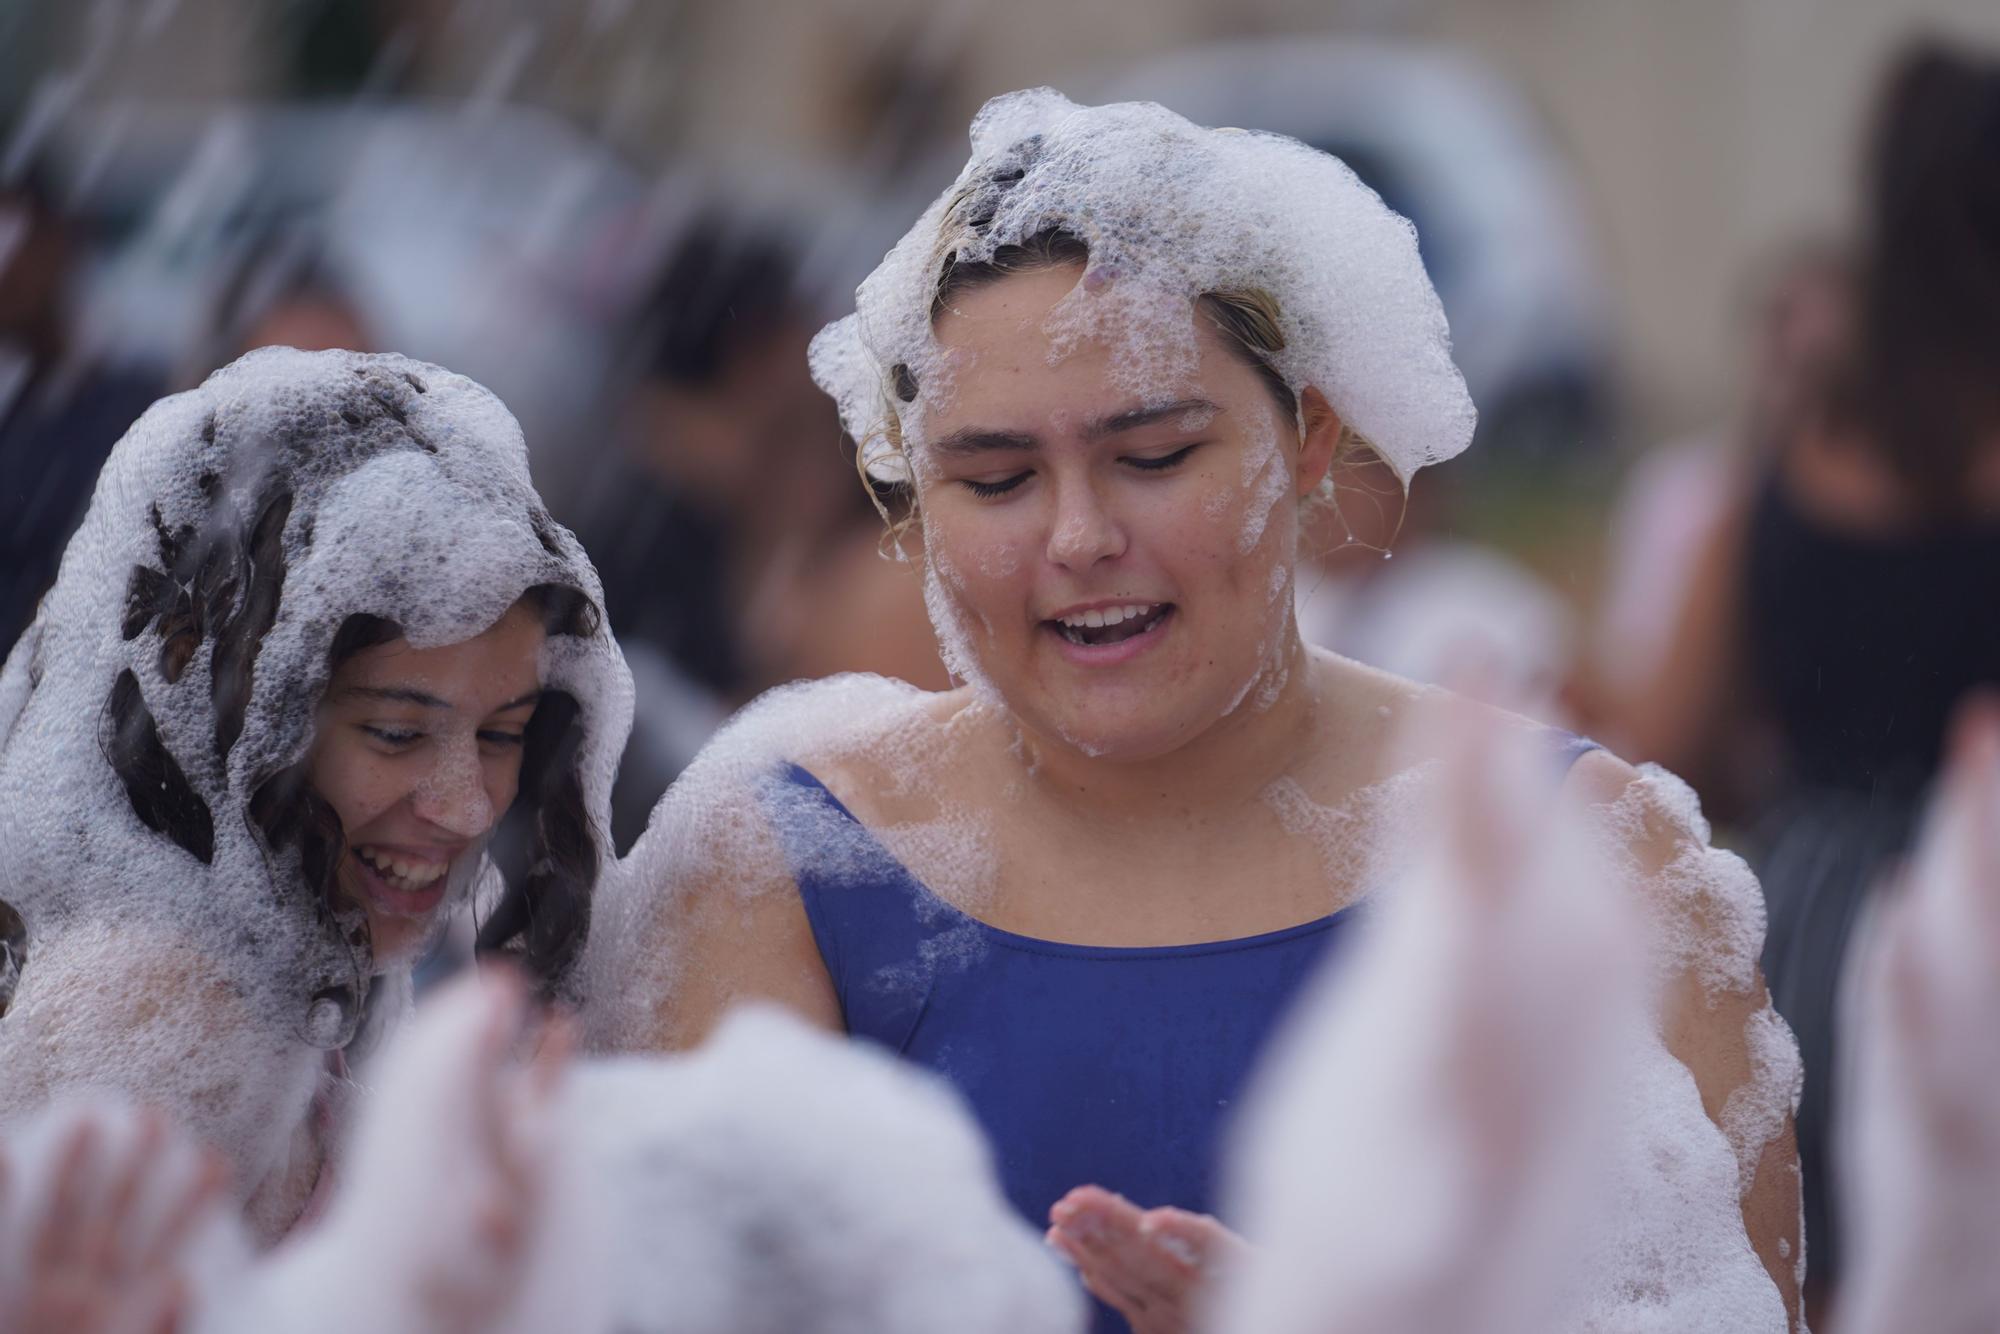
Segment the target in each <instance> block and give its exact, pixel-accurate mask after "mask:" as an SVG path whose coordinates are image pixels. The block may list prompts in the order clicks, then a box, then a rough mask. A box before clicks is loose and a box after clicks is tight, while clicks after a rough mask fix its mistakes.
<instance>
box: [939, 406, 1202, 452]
mask: <svg viewBox="0 0 2000 1334" xmlns="http://www.w3.org/2000/svg"><path fill="white" fill-rule="evenodd" d="M1220 411H1222V409H1221V408H1220V407H1218V406H1217V405H1215V404H1214V403H1211V402H1209V401H1208V400H1207V399H1205V398H1182V399H1176V400H1175V401H1173V402H1172V403H1162V404H1160V405H1159V406H1158V407H1151V408H1133V409H1132V410H1131V411H1130V412H1119V413H1114V414H1112V415H1111V416H1109V417H1100V418H1099V419H1098V420H1096V421H1094V422H1091V423H1090V424H1089V425H1087V426H1085V427H1084V428H1083V438H1084V439H1086V440H1102V439H1103V438H1104V437H1105V436H1108V435H1117V434H1119V433H1120V432H1121V431H1136V430H1138V429H1140V428H1141V427H1145V426H1152V425H1154V424H1155V423H1157V422H1163V421H1166V420H1168V419H1169V418H1172V417H1180V416H1184V415H1186V414H1187V413H1190V412H1206V413H1210V414H1213V413H1218V412H1220ZM1040 443H1041V442H1040V441H1039V440H1037V439H1036V438H1035V437H1034V436H1032V435H1030V434H1029V433H1027V432H1026V431H998V430H991V429H988V428H986V427H983V426H966V427H962V428H960V429H959V430H956V431H953V432H952V433H951V434H949V435H946V436H943V437H941V438H940V439H938V440H937V441H936V443H934V444H933V445H932V446H931V449H932V450H933V451H935V452H936V453H939V454H948V455H952V456H955V457H961V458H962V457H964V456H966V455H968V454H990V453H997V452H1000V451H1003V450H1027V449H1035V448H1037V447H1038V446H1039V445H1040Z"/></svg>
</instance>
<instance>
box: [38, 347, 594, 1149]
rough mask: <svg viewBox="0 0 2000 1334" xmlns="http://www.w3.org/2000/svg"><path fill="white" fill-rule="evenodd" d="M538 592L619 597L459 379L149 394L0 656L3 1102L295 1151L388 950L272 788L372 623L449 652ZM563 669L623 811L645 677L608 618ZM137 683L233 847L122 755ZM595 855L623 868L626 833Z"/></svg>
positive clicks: (332, 366)
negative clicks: (200, 832) (127, 1102)
mask: <svg viewBox="0 0 2000 1334" xmlns="http://www.w3.org/2000/svg"><path fill="white" fill-rule="evenodd" d="M260 526H261V531H262V532H263V533H264V534H265V535H266V536H265V538H264V539H263V544H262V545H260V539H259V537H258V533H259V531H260ZM280 565H281V566H282V577H281V579H279V580H277V581H275V582H274V583H272V584H271V587H273V588H275V592H276V597H275V603H274V604H258V603H257V602H256V599H255V597H253V595H252V590H253V589H256V588H258V587H259V586H260V585H259V582H258V581H259V580H260V579H261V578H263V577H264V576H266V575H269V574H270V573H272V572H273V571H275V570H277V569H278V567H279V566H280ZM537 584H558V585H563V586H567V587H569V588H572V589H575V590H577V591H578V592H580V593H582V594H583V595H584V596H586V597H588V598H589V599H590V600H591V601H592V602H593V603H594V604H595V605H596V606H598V607H600V608H601V606H602V605H603V603H602V591H601V589H600V587H599V585H598V581H597V577H596V574H595V572H594V571H593V570H592V569H591V567H590V564H589V561H588V560H587V559H586V558H585V557H584V555H583V552H582V549H581V548H580V547H579V546H578V545H577V543H576V541H575V539H574V538H573V537H572V536H571V535H570V534H569V533H568V532H567V531H566V530H564V529H563V528H562V527H561V526H560V525H557V524H555V523H554V522H553V521H552V520H550V518H549V516H548V514H547V512H546V510H545V509H544V508H543V506H542V504H541V502H540V500H539V498H538V497H537V496H536V493H535V491H534V488H533V486H532V484H531V482H530V480H529V477H528V471H527V453H526V450H525V448H524V446H523V443H522V439H521V434H520V430H519V428H518V427H517V426H516V425H515V423H514V420H513V418H512V417H511V416H509V415H508V413H507V410H506V409H505V407H503V406H502V405H501V404H500V402H499V400H497V399H496V398H494V397H493V395H491V394H490V393H488V392H487V391H486V390H484V389H483V388H481V387H480V386H478V385H477V384H474V383H473V382H472V381H470V380H468V379H465V378H464V377H463V376H458V375H454V374H452V373H451V372H449V371H445V370H442V369H440V368H438V367H435V366H428V365H424V364H422V363H419V362H413V361H410V360H408V359H406V358H403V357H397V356H364V355H361V354H357V353H349V352H323V353H303V352H297V351H293V350H291V349H287V348H272V349H264V350H261V351H258V352H253V353H251V354H250V355H248V356H246V357H244V358H242V359H241V360H239V361H237V362H235V363H233V364H232V365H230V366H228V367H225V368H224V369H222V370H220V371H217V372H216V373H215V374H214V375H212V376H210V377H209V379H208V380H207V381H206V382H204V383H203V385H202V386H201V387H200V388H198V389H194V390H190V391H188V392H186V393H183V394H177V395H174V396H172V397H170V398H167V399H163V400H161V401H160V402H158V403H156V404H154V405H153V407H152V408H150V409H149V410H148V411H147V412H146V413H145V415H144V416H142V417H141V418H140V419H139V421H138V422H137V423H135V424H134V425H133V427H132V428H131V430H130V431H128V432H127V433H126V435H125V437H124V438H123V439H122V440H121V441H120V442H119V444H118V445H117V447H116V448H115V449H114V450H113V451H112V453H111V455H110V457H109V459H108V460H107V462H106V464H105V466H104V469H103V471H102V473H101V475H100V477H99V479H98V484H97V489H96V492H95V494H94V496H93V499H92V502H91V506H90V510H89V512H88V514H87V515H86V517H85V520H84V522H83V525H82V527H81V529H80V530H79V531H78V533H77V535H76V537H75V538H74V539H73V540H72V541H71V543H70V546H69V548H68V550H67V551H66V552H65V554H64V558H63V564H62V569H61V573H60V575H59V577H58V579H57V581H56V584H55V587H54V588H53V589H52V590H51V592H50V593H49V595H48V597H47V598H46V599H45V600H44V602H43V604H42V607H41V609H40V612H39V614H38V615H37V617H36V621H35V624H34V626H33V628H32V629H31V630H30V632H29V633H28V634H27V635H26V636H25V637H24V638H23V639H22V641H21V643H20V644H19V645H17V646H16V647H15V650H14V652H13V653H12V654H11V655H10V656H9V658H8V660H7V664H6V667H5V669H4V671H0V701H4V704H3V705H0V708H4V709H5V713H4V714H0V897H4V898H5V899H6V900H7V901H8V902H9V903H10V904H12V905H13V906H14V907H15V908H16V909H17V910H19V912H20V914H21V916H22V918H23V919H24V921H25V923H26V925H27V932H28V950H27V962H26V966H25V968H24V969H23V972H22V977H21V990H20V993H19V995H18V996H17V998H16V999H17V1003H16V1006H15V1009H14V1011H13V1012H10V1013H8V1014H7V1015H6V1016H5V1017H0V1068H4V1069H5V1070H6V1071H7V1078H6V1079H5V1080H4V1081H0V1120H4V1119H5V1118H6V1117H7V1116H9V1115H18V1114H19V1113H20V1112H21V1111H22V1110H24V1109H25V1108H27V1107H30V1106H32V1105H34V1103H35V1102H36V1101H38V1100H39V1099H40V1098H41V1097H42V1096H45V1095H46V1094H47V1092H49V1091H51V1090H53V1089H54V1088H55V1087H58V1086H61V1085H65V1084H68V1083H70V1082H72V1081H76V1080H89V1081H91V1082H102V1083H106V1084H110V1085H112V1086H117V1087H125V1088H128V1089H129V1090H130V1091H131V1092H132V1093H133V1094H135V1095H143V1096H145V1097H147V1098H149V1099H155V1100H159V1101H162V1102H163V1103H165V1105H167V1106H168V1108H169V1109H170V1110H171V1111H172V1112H173V1113H174V1114H175V1116H176V1117H177V1118H178V1119H179V1120H180V1121H181V1122H182V1123H183V1124H188V1125H194V1126H198V1127H199V1128H200V1129H201V1130H202V1132H203V1133H204V1134H212V1135H215V1136H217V1137H218V1138H217V1145H218V1147H220V1148H222V1149H224V1150H225V1151H226V1152H228V1153H229V1154H230V1155H231V1157H232V1158H234V1159H235V1160H236V1162H237V1164H238V1167H239V1174H240V1175H242V1176H244V1177H246V1178H249V1177H254V1175H255V1173H256V1172H257V1171H261V1170H274V1169H276V1168H278V1167H280V1166H282V1162H281V1159H282V1154H283V1150H282V1148H281V1147H279V1146H280V1145H281V1143H282V1141H283V1139H284V1138H285V1137H287V1136H288V1135H289V1134H290V1132H291V1131H292V1129H294V1128H295V1127H297V1126H298V1125H299V1124H300V1122H301V1121H302V1119H303V1117H304V1113H305V1099H307V1098H309V1097H310V1088H311V1084H312V1083H313V1080H312V1078H311V1077H309V1076H302V1075H300V1073H299V1071H300V1069H301V1068H302V1067H312V1066H315V1065H316V1063H317V1062H318V1061H319V1060H320V1059H322V1058H321V1057H320V1056H319V1054H318V1052H317V1050H316V1049H318V1048H327V1047H335V1046H340V1045H342V1044H344V1043H346V1042H348V1041H349V1040H350V1039H351V1037H352V1036H353V1034H354V1032H355V1027H356V1024H357V1022H358V1017H359V1016H358V1007H357V1005H356V1004H355V1002H356V1001H358V999H359V998H360V996H361V995H362V994H363V992H364V991H365V989H366V986H367V983H368V978H369V975H370V974H371V973H372V972H374V971H375V969H376V967H377V966H378V963H380V962H381V961H376V960H373V959H371V958H370V956H369V953H368V951H367V950H366V949H365V947H363V946H361V945H360V944H359V943H357V937H356V936H355V934H354V931H355V925H356V920H357V919H358V914H356V913H344V914H343V915H342V917H341V920H339V921H329V920H327V919H326V915H325V912H324V910H323V908H322V907H321V905H320V904H319V902H318V896H317V892H316V891H315V890H314V889H312V888H310V887H309V886H308V884H307V881H306V878H305V875H304V872H303V870H302V869H301V867H300V864H299V853H298V850H297V846H296V845H295V844H286V845H283V846H278V847H271V846H267V845H266V842H265V839H264V835H263V833H262V831H261V828H260V827H259V824H258V822H257V821H256V820H255V819H253V818H252V815H251V812H250V806H251V802H252V797H253V795H254V794H255V793H256V792H258V790H259V789H260V788H261V787H262V786H263V785H264V784H265V783H266V781H267V780H269V779H270V778H271V777H272V776H273V775H275V774H278V773H280V772H282V771H285V770H287V769H289V768H290V767H291V766H293V765H295V764H297V763H298V762H300V761H301V760H302V759H304V758H305V757H306V756H307V754H308V751H309V749H310V746H311V743H312V739H313V730H314V725H315V710H316V707H317V704H318V702H319V700H320V697H321V695H322V694H323V693H324V691H325V688H326V685H327V682H328V680H329V678H330V675H331V665H330V662H329V653H328V650H329V647H330V645H331V644H332V642H333V639H334V636H335V634H336V632H337V631H338V630H339V628H340V627H341V625H342V624H343V623H344V622H345V621H346V620H347V619H348V618H349V617H350V616H353V615H356V614H368V615H374V616H379V617H383V618H386V619H388V620H391V621H393V622H395V623H396V624H397V625H398V626H400V627H401V628H402V630H403V631H404V633H405V635H406V636H407V638H408V640H409V641H410V643H411V644H413V645H415V646H417V647H427V646H432V645H440V644H450V643H455V642H459V641H461V640H464V639H466V638H469V637H471V636H473V635H475V634H477V633H479V632H480V631H482V630H484V629H485V628H486V627H488V626H489V625H491V624H492V623H493V622H494V621H495V620H497V619H498V618H499V617H500V615H501V614H502V613H503V612H504V611H505V610H506V609H507V608H508V607H509V606H510V605H512V604H513V602H514V601H515V600H516V599H518V598H519V597H520V596H521V594H522V593H523V592H525V591H526V590H527V589H528V588H529V587H531V586H533V585H537ZM259 605H261V606H262V610H263V613H264V614H267V615H268V616H269V623H268V628H265V629H257V628H254V627H256V625H257V621H258V618H259ZM244 626H251V627H253V628H252V629H250V630H241V627H244ZM239 631H241V632H240V633H239ZM170 641H172V642H177V643H179V644H180V646H181V647H182V648H183V649H185V653H184V654H183V653H175V652H172V651H170V648H169V644H170ZM229 645H240V646H245V647H247V648H249V649H252V650H254V658H253V659H252V660H251V665H250V668H249V670H248V671H247V674H246V676H245V679H246V680H247V682H248V693H247V697H244V698H242V699H241V700H240V701H238V703H240V708H239V707H237V704H236V703H232V702H231V700H230V698H229V696H228V692H226V691H223V690H219V689H218V688H217V684H218V683H217V681H216V679H215V669H216V665H217V663H218V662H220V661H222V659H221V657H220V654H221V653H222V652H223V650H224V648H225V647H226V646H229ZM541 669H542V678H543V682H544V684H545V685H546V686H548V687H550V688H552V689H557V690H562V691H565V692H567V693H568V694H570V695H571V696H572V697H573V698H574V699H576V701H577V702H578V704H579V706H580V708H581V713H582V726H583V740H582V744H581V746H580V748H579V752H578V756H577V760H576V766H577V777H578V779H579V781H580V785H581V787H582V792H583V797H584V803H585V808H586V810H587V811H589V812H593V813H597V815H598V818H597V820H596V823H597V825H598V826H599V828H600V829H608V827H609V822H608V820H607V819H604V818H602V813H603V812H605V811H607V810H608V808H609V793H610V785H611V779H612V775H613V773H614V771H615V768H616V765H617V761H618V756H619V754H620V751H621V750H622V747H623V744H624V738H625V734H626V732H627V730H628V729H629V725H630V718H631V708H632V700H631V685H630V676H629V673H627V672H626V670H625V667H624V663H623V661H622V659H621V658H620V657H619V655H618V652H617V648H616V645H615V643H614V642H613V641H612V639H611V637H610V634H609V631H608V629H600V630H599V631H598V632H597V633H596V634H595V635H592V636H591V637H589V638H588V639H582V638H578V637H574V636H561V635H557V636H551V637H550V639H549V641H548V644H547V646H546V647H545V649H544V652H543V656H542V663H541ZM127 673H129V674H130V679H131V681H132V682H133V683H134V684H136V688H137V692H138V696H139V700H140V702H141V704H142V705H143V710H144V713H143V719H148V720H150V722H149V723H148V724H147V725H149V726H151V727H152V728H154V729H156V731H157V735H158V740H159V742H160V744H161V746H162V747H163V748H164V750H165V752H166V753H167V754H168V755H170V756H171V757H172V759H173V760H174V762H175V764H176V765H177V766H178V768H179V770H180V771H181V773H182V774H183V775H184V777H185V780H186V781H185V804H186V805H188V806H191V807H199V808H200V810H201V812H202V813H203V814H204V815H205V821H197V822H192V823H197V824H205V830H206V838H207V839H208V840H209V842H210V844H211V845H212V846H207V847H200V846H197V847H196V848H191V847H189V846H185V845H184V844H183V843H181V842H177V841H175V840H174V839H172V838H170V837H169V836H168V835H167V834H166V833H164V832H159V831H156V830H155V829H153V828H149V827H148V825H147V824H146V823H144V822H143V821H142V818H141V816H140V814H138V813H137V811H136V810H135V806H134V801H133V798H132V797H131V796H129V795H128V792H127V789H126V786H125V784H124V783H123V782H121V779H120V776H119V775H118V774H117V773H116V772H114V770H113V768H112V765H111V763H110V762H109V760H108V758H107V747H106V744H105V742H106V738H107V728H108V726H109V724H108V721H107V719H108V715H109V713H110V708H109V701H110V699H111V697H112V694H113V690H114V682H117V681H119V680H120V679H121V677H122V676H123V675H124V674H127ZM238 723H240V726H237V725H235V724H238ZM232 733H233V734H232ZM181 823H182V825H184V826H185V825H188V824H189V823H191V822H190V821H185V820H184V821H181ZM204 852H205V853H206V854H207V856H206V860H204V859H203V856H202V855H201V853H204ZM599 855H600V858H601V859H602V860H603V861H605V862H609V861H610V860H611V857H612V849H611V847H610V844H609V842H608V836H603V837H600V839H599ZM489 876H490V866H489V864H488V863H487V862H486V860H485V858H484V857H483V856H475V855H468V856H465V857H463V858H461V859H460V862H459V864H458V865H457V866H456V867H455V868H454V872H453V877H454V878H453V884H452V895H453V901H454V902H461V903H462V902H464V901H465V900H466V899H467V898H469V896H470V894H471V892H472V889H473V887H474V886H475V885H476V884H478V883H479V882H480V881H482V879H486V878H488V877H489ZM107 924H109V925H107ZM106 931H112V932H114V934H115V937H116V940H115V942H110V941H107V939H106V936H105V932H106ZM66 955H67V956H68V957H65V956H66ZM333 993H338V994H339V995H340V996H342V997H344V1000H341V1001H336V1000H333V999H329V996H330V995H332V994H333ZM211 995H220V996H224V997H226V1002H215V1001H213V1000H211V999H209V997H210V996H211ZM66 1010H68V1011H71V1013H67V1014H66V1013H64V1011H66ZM142 1010H143V1011H146V1012H147V1013H149V1014H152V1015H153V1016H154V1018H153V1019H150V1020H144V1021H142V1020H141V1019H140V1018H139V1017H138V1012H139V1011H142ZM231 1024H233V1025H236V1026H238V1027H237V1028H236V1029H232V1030H230V1031H220V1030H221V1029H222V1028H223V1027H224V1026H225V1025H231ZM57 1027H61V1028H64V1031H66V1032H67V1033H68V1034H69V1038H68V1039H67V1040H66V1041H65V1043H64V1044H63V1045H62V1049H61V1050H59V1051H58V1050H55V1049H54V1048H53V1047H52V1046H51V1044H50V1040H49V1037H48V1034H49V1033H50V1032H52V1031H54V1029H55V1028H57ZM190 1033H198V1034H202V1035H204V1039H205V1040H204V1041H203V1042H201V1043H199V1044H194V1045H191V1044H190V1039H189V1034H190ZM302 1088H303V1089H304V1090H305V1092H303V1093H301V1092H300V1090H301V1089H302ZM273 1097H277V1098H279V1100H280V1101H287V1100H289V1102H290V1103H291V1104H293V1105H291V1106H290V1107H289V1110H288V1111H286V1110H279V1109H276V1108H275V1105H274V1104H273V1103H272V1101H271V1100H272V1098H273Z"/></svg>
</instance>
